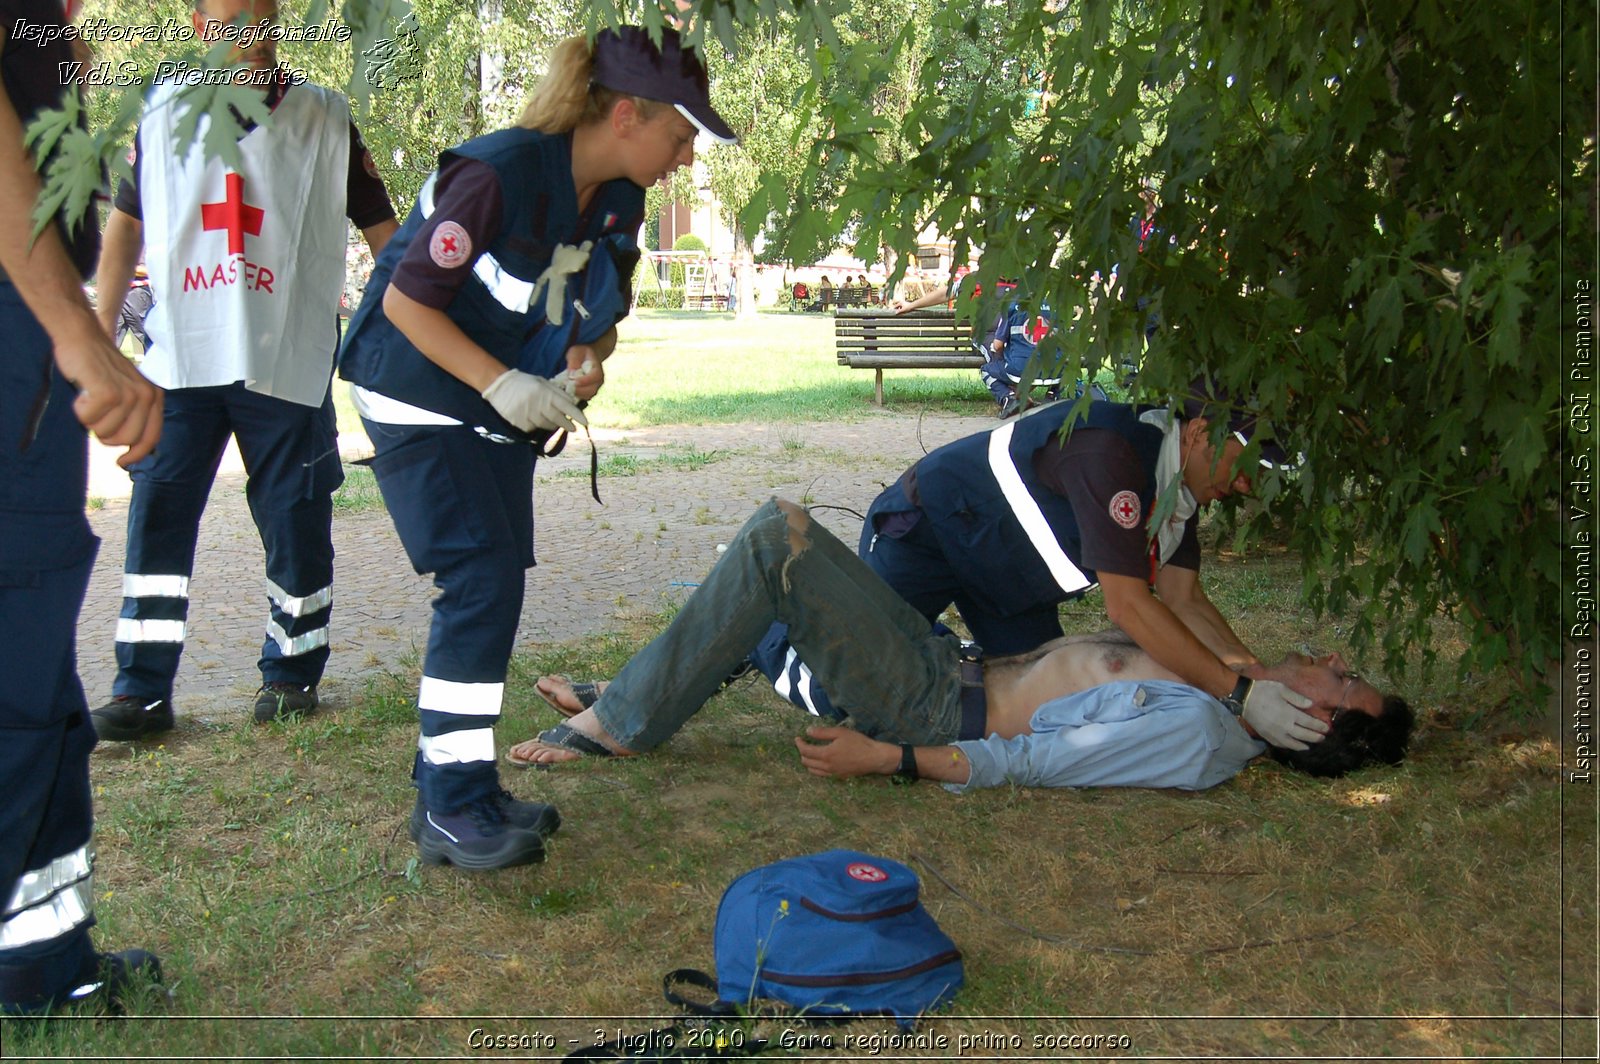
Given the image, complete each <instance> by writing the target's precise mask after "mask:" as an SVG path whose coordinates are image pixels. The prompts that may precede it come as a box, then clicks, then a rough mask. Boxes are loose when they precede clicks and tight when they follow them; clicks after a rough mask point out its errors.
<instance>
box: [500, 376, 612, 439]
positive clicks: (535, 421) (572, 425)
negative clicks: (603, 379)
mask: <svg viewBox="0 0 1600 1064" xmlns="http://www.w3.org/2000/svg"><path fill="white" fill-rule="evenodd" d="M483 397H484V398H485V399H487V400H488V401H489V405H490V406H492V407H494V409H495V412H496V413H498V414H499V415H500V416H501V417H503V418H505V419H506V420H507V421H509V422H511V423H512V424H513V425H515V426H516V427H517V428H519V429H521V430H522V431H523V432H534V431H536V430H538V429H550V430H557V429H564V430H566V431H567V432H577V431H578V426H579V425H587V424H589V419H588V418H586V417H584V416H583V411H582V410H579V409H578V404H577V403H576V402H574V401H573V400H572V397H571V396H569V395H567V393H566V392H565V391H563V390H562V389H561V387H560V385H558V384H556V383H555V382H553V381H548V380H545V379H544V378H543V377H535V376H534V375H533V374H531V373H524V372H522V371H521V370H520V369H508V370H506V371H505V372H504V373H502V374H500V376H498V377H496V378H495V379H494V382H493V383H492V384H490V385H489V387H487V388H485V389H484V390H483Z"/></svg>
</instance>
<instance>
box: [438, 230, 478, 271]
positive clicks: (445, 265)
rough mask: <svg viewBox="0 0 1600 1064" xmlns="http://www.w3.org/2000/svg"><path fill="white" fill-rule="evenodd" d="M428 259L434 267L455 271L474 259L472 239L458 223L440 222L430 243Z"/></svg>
mask: <svg viewBox="0 0 1600 1064" xmlns="http://www.w3.org/2000/svg"><path fill="white" fill-rule="evenodd" d="M428 257H429V258H431V259H432V260H433V262H434V265H436V266H439V267H440V268H442V269H446V270H453V269H455V268H456V267H457V266H460V265H461V264H462V263H463V262H466V261H467V260H468V259H469V258H471V257H472V238H471V237H469V236H468V235H467V231H466V230H465V229H463V228H461V226H460V225H459V224H457V223H456V222H449V221H446V222H440V223H439V227H438V228H437V229H435V230H434V231H433V239H431V240H429V241H428Z"/></svg>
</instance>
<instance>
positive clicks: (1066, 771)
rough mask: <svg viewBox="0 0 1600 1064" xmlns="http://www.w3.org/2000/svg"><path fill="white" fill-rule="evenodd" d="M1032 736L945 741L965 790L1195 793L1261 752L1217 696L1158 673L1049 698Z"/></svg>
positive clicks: (951, 787)
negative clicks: (960, 767) (967, 771)
mask: <svg viewBox="0 0 1600 1064" xmlns="http://www.w3.org/2000/svg"><path fill="white" fill-rule="evenodd" d="M1029 726H1030V727H1031V728H1032V729H1033V734H1031V735H1019V736H1017V737H1016V738H1014V739H1001V738H999V737H998V736H994V735H991V736H989V737H988V738H987V739H975V740H969V741H964V742H958V743H955V744H953V745H954V746H955V747H956V748H957V749H958V750H960V751H961V752H962V753H963V754H965V755H966V756H967V760H968V761H970V762H971V764H972V774H971V776H969V777H968V779H967V782H966V783H947V784H945V787H946V788H947V789H949V790H952V791H955V792H956V793H958V794H959V793H961V792H962V791H965V790H968V789H969V788H972V787H997V786H999V785H1001V784H1003V783H1010V784H1014V785H1016V786H1019V787H1177V788H1180V789H1182V790H1186V791H1200V790H1205V789H1206V788H1207V787H1215V786H1216V785H1217V784H1219V783H1221V782H1223V781H1224V780H1228V779H1232V778H1233V776H1234V775H1235V774H1236V773H1238V771H1239V770H1240V769H1242V768H1244V766H1245V765H1246V764H1247V763H1248V762H1249V761H1250V759H1251V758H1253V757H1255V756H1256V755H1258V754H1260V753H1261V752H1262V751H1264V750H1266V748H1267V746H1266V744H1265V743H1262V742H1257V741H1256V740H1254V739H1252V738H1250V734H1249V733H1248V732H1246V731H1245V730H1244V726H1243V725H1242V724H1240V723H1239V721H1238V720H1237V719H1236V718H1235V717H1234V716H1233V714H1232V713H1230V712H1228V710H1227V707H1225V706H1224V705H1223V704H1222V703H1221V702H1219V701H1217V700H1216V699H1215V698H1212V697H1211V696H1210V695H1208V694H1206V693H1205V692H1204V691H1201V690H1199V689H1197V688H1194V687H1190V686H1188V685H1187V684H1181V683H1172V682H1170V681H1167V680H1122V681H1119V682H1117V683H1108V684H1101V685H1100V686H1098V687H1091V688H1090V689H1089V690H1087V691H1080V692H1079V693H1077V694H1073V695H1067V696H1066V697H1064V698H1057V699H1053V700H1051V701H1049V702H1046V703H1045V704H1044V705H1042V706H1040V707H1039V708H1038V709H1037V710H1036V711H1035V712H1034V714H1033V717H1032V719H1031V720H1030V721H1029Z"/></svg>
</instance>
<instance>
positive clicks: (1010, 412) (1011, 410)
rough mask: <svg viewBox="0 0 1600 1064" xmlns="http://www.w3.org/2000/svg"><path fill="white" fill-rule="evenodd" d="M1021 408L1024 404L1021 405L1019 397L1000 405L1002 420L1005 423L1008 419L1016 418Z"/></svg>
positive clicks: (1013, 397)
mask: <svg viewBox="0 0 1600 1064" xmlns="http://www.w3.org/2000/svg"><path fill="white" fill-rule="evenodd" d="M1021 408H1022V404H1021V403H1019V402H1018V401H1017V397H1016V396H1014V395H1013V396H1012V397H1011V398H1009V399H1007V400H1006V401H1005V402H1003V403H1001V404H1000V420H1001V421H1004V420H1005V419H1006V418H1008V417H1016V416H1017V411H1018V410H1020V409H1021Z"/></svg>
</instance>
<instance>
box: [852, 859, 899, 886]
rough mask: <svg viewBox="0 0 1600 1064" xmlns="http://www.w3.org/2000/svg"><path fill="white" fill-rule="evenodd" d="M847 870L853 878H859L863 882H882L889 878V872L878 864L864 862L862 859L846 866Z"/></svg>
mask: <svg viewBox="0 0 1600 1064" xmlns="http://www.w3.org/2000/svg"><path fill="white" fill-rule="evenodd" d="M845 872H846V873H847V874H848V875H849V876H850V878H851V879H859V880H861V882H863V883H882V882H883V881H884V880H886V879H888V878H889V873H887V872H885V871H884V870H883V869H881V868H879V867H878V866H877V865H869V864H863V863H862V862H860V861H857V862H856V863H855V864H853V865H851V866H850V867H848V868H846V869H845Z"/></svg>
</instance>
